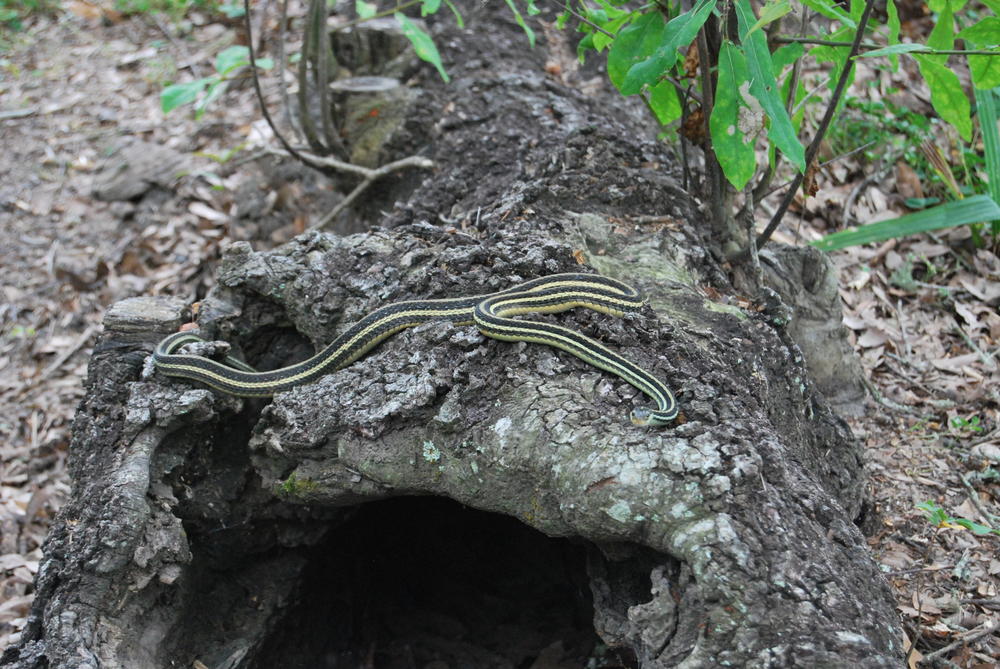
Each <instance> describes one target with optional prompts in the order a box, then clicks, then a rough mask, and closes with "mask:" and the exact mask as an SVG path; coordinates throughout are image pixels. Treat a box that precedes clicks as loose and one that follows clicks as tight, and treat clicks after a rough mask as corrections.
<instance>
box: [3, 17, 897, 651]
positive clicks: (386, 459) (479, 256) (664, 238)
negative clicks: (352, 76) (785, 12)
mask: <svg viewBox="0 0 1000 669" xmlns="http://www.w3.org/2000/svg"><path fill="white" fill-rule="evenodd" d="M505 12H506V10H505V9H504V10H502V11H501V9H500V8H499V7H493V6H491V5H486V6H483V5H476V8H475V9H472V10H470V11H469V15H468V16H467V19H469V24H470V26H471V27H470V28H469V29H467V30H464V31H460V30H457V29H456V28H454V27H450V26H448V25H443V24H444V23H445V22H441V23H442V24H441V25H439V26H438V27H437V29H436V30H435V33H436V34H437V41H438V43H439V44H441V45H446V49H445V57H446V61H449V66H448V67H449V71H450V72H451V73H452V76H453V83H452V84H451V85H444V84H442V83H441V82H439V81H438V80H436V79H435V78H434V77H435V76H436V75H434V74H433V72H432V71H430V69H425V70H423V71H421V74H420V76H419V80H418V84H419V88H417V87H416V86H415V87H414V91H415V92H416V93H418V94H417V95H414V96H412V104H411V106H410V107H409V108H408V110H407V112H406V114H405V115H404V116H403V118H404V121H403V122H402V123H399V124H397V127H395V128H394V129H393V131H392V132H391V133H390V134H389V135H388V139H387V141H386V142H385V143H384V144H383V145H382V146H381V148H380V151H381V154H380V155H381V157H382V159H383V161H384V160H386V159H395V158H400V157H403V156H405V155H411V154H414V153H419V154H421V155H426V156H428V157H431V158H432V159H433V160H434V161H435V162H436V163H437V165H438V169H437V172H436V173H435V174H433V175H430V176H429V175H427V174H426V173H424V172H414V173H410V174H407V175H406V176H405V177H400V178H398V179H397V180H396V181H393V182H391V183H387V184H384V185H383V188H382V191H381V199H379V200H377V201H376V200H371V201H369V202H368V203H367V207H366V209H365V211H366V212H369V213H370V215H371V216H372V217H373V218H374V217H376V216H379V214H378V212H379V211H381V210H386V211H390V210H391V213H389V214H388V215H385V216H384V217H381V218H378V220H377V222H379V223H382V224H384V226H385V227H384V228H382V229H378V230H375V231H372V232H370V233H364V234H357V235H352V236H346V237H342V236H336V235H328V234H320V233H310V234H307V235H305V236H302V237H300V238H298V239H296V240H294V241H293V242H291V243H289V244H287V245H286V246H284V247H282V248H280V249H278V250H276V251H274V252H270V253H255V252H253V251H252V250H251V249H250V248H249V246H248V245H245V244H237V245H234V246H233V247H232V249H231V251H230V252H229V253H228V255H227V256H226V258H225V259H224V261H223V264H222V266H221V269H220V271H219V284H218V287H217V288H216V289H215V290H214V291H213V292H212V294H211V295H209V296H208V298H207V299H206V300H205V301H204V303H203V305H202V308H201V309H200V311H199V323H200V325H201V327H202V329H203V332H205V333H207V334H209V335H214V336H217V337H218V338H219V339H224V340H226V341H229V342H232V343H233V344H234V345H235V346H236V347H237V348H238V350H239V351H240V352H241V353H242V354H244V355H245V356H246V358H247V359H248V360H250V361H251V362H253V363H254V364H256V365H257V366H258V367H268V366H271V367H273V366H277V365H280V364H285V363H287V362H289V361H291V360H292V359H294V358H296V357H299V358H301V356H302V355H304V354H306V353H308V351H309V350H310V349H314V348H318V347H319V346H321V345H322V344H323V343H325V342H327V341H329V340H330V339H332V338H333V336H334V335H335V333H336V332H337V331H338V330H340V329H342V328H343V327H344V326H345V325H346V324H349V323H350V322H353V321H354V320H356V319H357V318H358V317H360V316H361V315H363V314H364V313H365V312H367V311H369V310H371V309H372V308H375V307H377V306H379V305H381V304H384V303H386V302H389V301H394V300H400V299H411V298H415V297H445V296H456V295H463V294H474V293H482V292H488V291H491V290H496V289H501V288H504V287H507V286H510V285H512V284H514V283H516V282H518V281H520V280H524V279H528V278H532V277H536V276H541V275H545V274H551V273H556V272H565V271H582V270H586V269H588V268H592V269H594V270H597V271H599V272H601V273H604V274H607V275H609V276H614V277H617V278H620V279H622V280H624V281H627V282H630V283H634V284H636V285H637V286H639V287H640V288H641V289H642V290H643V291H644V292H645V293H646V294H647V295H648V296H649V301H650V308H649V309H647V310H644V311H643V313H641V314H640V315H639V316H636V317H630V318H626V319H624V320H616V319H612V318H610V317H606V316H603V315H600V314H593V313H589V312H586V313H572V314H563V315H559V316H558V317H554V318H557V319H558V321H559V322H562V323H566V324H568V325H570V326H572V327H575V328H578V329H580V330H582V331H584V332H585V333H587V334H589V335H591V336H593V337H595V338H597V339H599V340H600V341H602V342H604V343H606V344H607V345H609V346H612V347H614V348H615V349H617V350H619V351H621V352H622V353H624V354H625V355H626V356H627V357H629V358H631V359H633V360H636V361H637V362H639V363H640V364H642V365H643V366H645V367H646V368H648V369H651V370H653V371H654V372H655V373H656V374H658V375H660V376H661V377H662V378H664V379H665V380H666V381H667V382H668V383H669V385H671V386H672V387H673V388H674V389H675V391H676V392H677V393H678V396H679V399H680V402H681V406H682V411H683V419H682V420H681V421H680V422H679V424H678V425H676V426H675V427H673V428H668V429H643V428H639V427H635V426H632V425H631V424H629V423H628V421H627V415H628V412H629V409H630V408H631V407H632V406H634V405H635V404H636V403H643V402H645V401H646V399H645V398H644V397H643V396H641V395H639V394H638V393H637V392H636V391H635V390H634V389H633V388H632V387H631V386H628V385H626V384H624V383H623V382H621V381H620V380H618V379H617V378H615V377H611V376H608V375H606V374H604V373H602V372H600V371H598V370H595V369H593V368H591V367H588V366H587V365H585V364H584V363H582V362H580V361H578V360H576V359H574V358H571V357H569V356H567V355H565V354H563V353H561V352H558V351H555V350H549V349H547V348H545V347H543V346H538V345H525V344H505V343H501V342H496V341H492V340H487V339H485V338H483V337H482V336H480V335H479V334H478V333H477V332H476V331H475V329H474V328H471V327H455V326H451V325H447V324H431V325H425V326H421V327H417V328H415V329H413V330H409V331H406V332H404V333H402V334H400V335H397V336H396V337H395V338H393V339H392V340H390V341H389V342H387V343H386V344H384V345H383V346H382V347H380V348H379V349H377V350H376V351H374V352H373V353H371V354H370V355H369V356H367V357H366V358H365V359H363V360H362V361H360V362H358V363H356V364H355V365H353V366H351V367H349V368H348V369H345V370H342V371H340V372H337V373H333V374H330V375H328V376H326V377H324V378H323V379H322V380H320V381H318V382H316V383H314V384H312V385H309V386H306V387H301V388H297V389H295V390H293V391H291V392H288V393H284V394H282V395H280V396H278V397H276V398H274V400H273V401H271V402H258V401H242V400H238V399H234V398H230V397H226V396H222V395H218V394H215V393H213V392H210V391H208V390H206V389H202V388H197V387H193V386H191V385H188V384H185V383H183V382H180V381H174V380H169V379H164V378H160V377H157V376H156V375H155V374H154V375H149V374H148V372H149V370H148V369H147V370H146V375H145V376H143V366H144V360H145V359H146V356H147V354H148V353H149V351H150V350H151V348H152V346H153V345H154V344H155V343H156V342H157V341H158V339H159V338H161V337H162V336H164V335H166V334H168V333H170V332H173V331H176V329H177V328H178V327H179V326H180V324H181V323H182V322H183V321H184V320H185V319H186V317H187V312H186V307H185V305H184V304H183V303H182V302H181V301H179V300H177V299H169V298H141V299H135V300H130V301H126V302H123V303H120V304H118V305H115V307H113V308H112V309H111V310H110V311H109V312H108V316H107V318H106V322H105V325H106V330H105V333H104V335H103V337H102V339H101V341H100V343H99V344H98V346H97V347H96V349H95V352H94V356H93V359H92V362H91V366H90V373H89V377H88V380H87V389H88V392H87V397H86V399H85V400H84V402H83V403H82V404H81V406H80V409H79V414H78V416H77V419H76V423H75V426H74V435H75V437H74V442H73V453H72V475H73V477H74V489H73V495H72V498H71V500H70V502H69V503H68V504H67V506H66V507H65V508H64V510H63V511H62V513H61V514H60V517H59V519H58V521H57V522H56V523H55V525H54V527H53V529H52V532H51V535H50V537H49V539H48V541H47V544H46V557H45V561H44V563H43V565H42V567H41V569H40V571H39V575H38V581H37V588H38V595H37V600H36V605H35V608H34V611H33V615H32V619H31V621H30V624H29V626H28V628H27V629H26V631H25V634H24V637H23V639H22V642H21V644H20V645H19V646H18V647H16V648H12V649H9V650H8V651H7V652H6V653H5V654H4V656H3V659H2V661H0V665H2V666H4V667H18V668H20V669H28V668H36V667H91V668H94V669H96V668H97V667H109V668H110V667H127V668H130V669H131V668H135V667H151V668H153V667H173V666H201V665H194V663H195V661H198V662H201V663H202V665H204V666H208V667H213V668H215V667H277V666H281V667H320V666H361V665H364V666H378V667H381V666H386V667H396V666H400V667H402V666H421V667H423V666H427V667H431V666H438V667H441V666H453V667H493V666H496V667H513V666H533V667H543V666H546V667H547V666H567V667H568V666H584V664H585V662H586V658H587V657H597V656H599V655H601V653H604V654H605V655H607V656H608V657H610V658H617V659H616V661H618V662H619V663H621V664H622V665H624V666H636V665H638V666H642V667H673V666H683V667H718V666H753V667H792V666H802V667H805V666H808V667H842V666H851V665H855V666H859V667H883V666H884V667H889V666H898V663H899V661H900V658H901V654H902V651H901V647H900V643H899V640H900V638H901V635H900V633H899V629H898V623H897V619H896V616H895V613H894V606H893V602H892V598H891V595H890V593H889V591H888V588H887V586H886V584H885V582H884V581H883V579H882V577H881V575H880V573H879V571H878V569H877V567H876V565H875V564H874V562H873V561H872V559H871V556H870V555H869V553H868V551H867V549H866V545H865V541H864V537H863V536H862V535H861V533H860V531H859V530H858V528H857V526H856V523H857V522H858V521H859V519H860V516H861V515H862V513H863V507H864V500H865V497H866V496H865V492H864V474H863V468H862V453H861V447H860V445H859V444H858V442H857V441H856V440H855V439H854V438H853V437H852V436H851V434H850V432H849V430H848V428H847V426H846V425H845V423H844V422H843V421H842V420H841V419H840V418H839V417H838V416H837V415H836V414H835V413H834V412H833V411H832V410H831V408H830V406H829V403H828V402H827V400H826V399H825V398H824V396H823V395H822V394H821V393H820V392H819V391H818V390H817V387H816V385H815V383H814V382H813V380H812V379H811V378H810V374H809V372H808V370H807V369H806V366H805V363H804V361H803V357H802V355H801V353H800V349H799V347H798V346H797V345H796V344H795V343H794V342H793V341H792V338H791V336H790V335H789V330H788V328H787V318H786V315H787V314H786V311H785V310H784V309H783V307H782V305H781V303H780V301H774V300H771V301H770V302H768V306H766V307H760V308H758V307H757V306H756V305H757V304H758V303H757V302H755V301H754V298H755V297H756V296H752V295H751V296H747V297H744V296H742V295H740V294H739V293H738V291H737V290H736V289H734V288H733V286H731V285H730V284H729V282H728V281H727V279H726V273H725V272H724V270H723V268H721V267H719V266H718V265H717V263H716V261H715V260H714V259H713V254H712V253H711V252H710V250H709V249H710V248H711V245H712V241H711V240H708V239H706V234H707V231H706V229H705V225H704V224H703V222H702V221H701V217H700V216H699V215H698V214H697V213H696V209H695V206H694V205H693V203H692V201H691V199H690V197H689V196H688V195H686V194H685V193H683V192H682V191H681V190H680V188H679V187H678V186H677V185H676V181H675V173H676V171H677V165H676V159H675V157H674V156H673V155H672V154H671V153H670V152H669V149H667V148H666V147H665V146H664V145H663V144H660V143H657V142H655V141H653V139H652V132H653V131H652V130H651V129H650V128H649V127H648V126H647V125H646V124H645V120H644V118H643V116H642V114H641V113H639V112H641V110H636V109H634V108H633V107H632V106H631V105H630V104H626V103H624V102H623V101H622V100H621V99H620V98H618V97H616V94H613V93H611V92H609V91H607V90H606V89H603V88H601V87H599V86H597V85H596V84H595V83H594V81H593V80H591V79H589V78H588V77H589V76H590V75H588V74H586V73H583V72H572V71H569V68H570V66H571V63H572V62H573V61H572V54H571V53H567V52H566V49H567V48H568V47H565V46H564V45H563V46H561V45H559V44H558V43H554V42H552V41H549V42H545V41H544V40H542V41H541V42H542V43H541V44H540V45H539V46H538V47H537V48H536V49H534V50H533V51H532V50H528V49H526V48H525V41H524V37H523V35H522V34H521V33H520V30H519V29H518V28H517V27H516V25H515V24H514V23H513V21H512V20H511V19H510V18H509V17H508V16H506V15H505ZM486 34H489V36H490V39H489V40H487V39H484V35H486ZM546 59H548V60H549V65H550V67H549V68H548V70H549V72H550V74H546V71H545V69H544V67H543V66H544V65H545V61H546ZM555 62H558V63H561V66H562V67H563V68H564V69H563V70H562V71H561V74H560V75H559V76H556V75H553V74H551V73H552V72H556V71H557V68H556V67H554V66H553V65H552V63H555ZM583 89H586V93H584V92H583ZM394 202H395V203H396V204H395V205H394V204H393V203H394ZM363 214H364V212H361V213H358V212H356V215H359V216H360V215H363ZM581 261H582V262H583V263H584V265H585V267H581V265H580V264H579V263H580V262H581ZM775 262H778V261H775ZM779 264H780V263H779ZM832 336H833V337H834V338H835V335H832ZM597 641H600V643H599V644H598V643H596V642H597ZM602 644H603V646H602ZM602 648H603V649H602ZM434 662H438V664H436V665H435V664H433V663H434Z"/></svg>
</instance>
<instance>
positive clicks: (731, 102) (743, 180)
mask: <svg viewBox="0 0 1000 669" xmlns="http://www.w3.org/2000/svg"><path fill="white" fill-rule="evenodd" d="M749 80H750V75H749V74H748V70H747V61H746V58H745V57H744V55H743V50H742V49H740V48H739V47H737V46H736V45H735V44H733V43H732V42H725V43H724V44H723V45H722V50H721V52H720V53H719V87H718V95H717V96H716V99H715V106H714V107H713V108H712V117H711V119H709V128H710V129H711V132H712V140H713V143H714V144H713V145H714V148H715V151H716V152H718V153H721V154H724V155H727V156H729V157H730V159H729V160H727V161H725V162H724V163H722V169H723V171H724V172H725V175H726V178H727V179H729V182H730V183H731V184H733V186H735V187H736V188H737V189H742V188H743V187H744V186H745V185H746V184H747V182H748V181H750V179H751V178H753V175H754V172H756V170H757V151H756V149H755V148H754V140H755V139H756V137H757V131H758V130H760V129H761V127H762V124H763V120H764V119H763V113H762V110H761V107H760V104H759V103H757V101H756V100H755V99H754V98H753V97H752V96H751V95H750V85H749V83H748V82H749Z"/></svg>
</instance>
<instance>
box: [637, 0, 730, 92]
mask: <svg viewBox="0 0 1000 669" xmlns="http://www.w3.org/2000/svg"><path fill="white" fill-rule="evenodd" d="M717 2H718V0H698V4H696V5H695V6H694V7H692V8H691V9H690V10H689V11H686V12H684V13H683V14H681V15H679V16H676V17H674V18H673V19H671V20H670V22H669V23H668V24H667V26H666V28H665V29H664V31H663V39H662V42H661V44H660V45H659V46H658V47H657V49H656V51H655V52H653V54H652V55H650V56H649V57H648V58H647V59H646V60H644V61H642V62H639V63H636V64H635V65H633V66H632V67H630V68H629V71H628V73H627V74H626V75H625V81H623V82H622V85H621V86H620V87H619V90H621V92H622V95H635V94H636V93H638V92H639V91H641V90H642V87H643V86H646V85H649V86H653V85H655V84H656V83H657V82H658V81H659V80H660V77H662V76H663V75H664V74H665V73H666V72H667V70H669V69H670V68H671V67H673V66H674V63H676V62H677V49H678V48H679V47H681V46H687V45H688V44H690V43H691V42H692V41H693V40H694V38H695V36H696V35H697V34H698V31H699V30H701V27H702V25H704V24H705V21H706V20H708V17H709V16H710V15H711V14H712V10H713V9H715V5H716V3H717Z"/></svg>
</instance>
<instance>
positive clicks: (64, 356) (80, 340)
mask: <svg viewBox="0 0 1000 669" xmlns="http://www.w3.org/2000/svg"><path fill="white" fill-rule="evenodd" d="M98 329H99V328H98V326H96V325H91V326H89V327H88V328H87V329H86V330H84V331H83V334H81V335H80V336H79V337H77V338H76V341H74V342H73V345H72V346H70V347H69V348H67V349H66V350H65V351H63V352H62V353H60V354H59V356H58V357H57V358H56V359H55V360H53V361H52V362H51V363H49V366H48V367H46V368H45V371H43V372H42V375H41V377H39V379H38V380H39V381H47V380H48V379H49V377H50V376H52V375H53V374H54V373H55V371H56V370H57V369H59V368H60V367H62V366H63V364H64V363H65V362H66V361H67V360H69V359H70V358H72V357H73V356H74V355H75V354H76V352H77V351H79V350H80V349H81V348H83V347H84V346H85V345H86V343H87V342H88V341H90V338H91V337H93V336H94V334H95V333H96V332H97V330H98Z"/></svg>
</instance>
